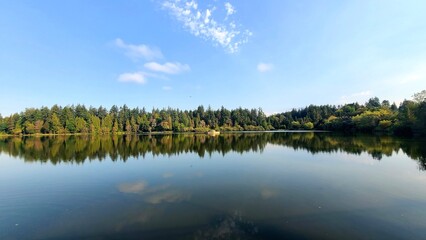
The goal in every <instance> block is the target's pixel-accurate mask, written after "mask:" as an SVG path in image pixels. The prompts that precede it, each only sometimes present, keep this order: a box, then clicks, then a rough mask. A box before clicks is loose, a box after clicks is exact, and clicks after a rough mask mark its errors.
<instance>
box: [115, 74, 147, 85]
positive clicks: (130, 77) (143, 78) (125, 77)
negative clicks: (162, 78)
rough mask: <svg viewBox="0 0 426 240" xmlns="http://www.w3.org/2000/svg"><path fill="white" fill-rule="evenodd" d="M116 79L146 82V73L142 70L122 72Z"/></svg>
mask: <svg viewBox="0 0 426 240" xmlns="http://www.w3.org/2000/svg"><path fill="white" fill-rule="evenodd" d="M118 81H120V82H134V83H139V84H145V83H146V82H147V80H146V74H145V73H143V72H133V73H122V74H120V75H119V76H118Z"/></svg>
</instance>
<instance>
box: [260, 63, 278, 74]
mask: <svg viewBox="0 0 426 240" xmlns="http://www.w3.org/2000/svg"><path fill="white" fill-rule="evenodd" d="M273 68H274V65H272V64H271V63H262V62H261V63H259V64H257V71H259V72H269V71H271V70H272V69H273Z"/></svg>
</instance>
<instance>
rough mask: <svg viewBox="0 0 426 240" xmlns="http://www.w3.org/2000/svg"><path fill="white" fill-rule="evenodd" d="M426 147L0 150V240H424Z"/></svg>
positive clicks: (33, 145) (337, 143)
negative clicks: (78, 239)
mask: <svg viewBox="0 0 426 240" xmlns="http://www.w3.org/2000/svg"><path fill="white" fill-rule="evenodd" d="M425 169H426V142H425V141H424V140H418V139H417V140H413V139H398V138H392V137H378V136H341V135H335V134H331V133H312V132H307V133H289V132H281V133H246V134H222V135H220V136H216V137H209V136H206V135H193V134H178V135H156V136H154V135H153V136H133V137H132V136H115V137H104V138H96V137H90V136H89V137H88V136H86V137H51V138H46V137H45V138H2V139H0V239H75V238H83V239H312V238H314V239H425V238H426V171H425Z"/></svg>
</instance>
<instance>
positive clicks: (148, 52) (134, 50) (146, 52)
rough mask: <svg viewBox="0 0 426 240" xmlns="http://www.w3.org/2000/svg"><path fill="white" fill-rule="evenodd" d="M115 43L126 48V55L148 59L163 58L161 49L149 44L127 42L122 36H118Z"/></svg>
mask: <svg viewBox="0 0 426 240" xmlns="http://www.w3.org/2000/svg"><path fill="white" fill-rule="evenodd" d="M115 45H116V46H117V47H119V48H122V49H124V50H125V51H126V55H127V56H129V57H131V58H133V59H138V58H144V59H147V60H152V59H157V58H163V54H162V53H161V51H160V50H159V49H157V48H153V47H149V46H147V45H143V44H141V45H133V44H126V43H125V42H124V41H123V40H121V39H120V38H117V39H116V40H115Z"/></svg>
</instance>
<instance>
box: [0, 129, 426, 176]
mask: <svg viewBox="0 0 426 240" xmlns="http://www.w3.org/2000/svg"><path fill="white" fill-rule="evenodd" d="M267 144H272V145H278V146H285V147H289V148H293V149H295V150H299V149H301V150H305V151H308V152H310V153H312V154H316V153H323V152H328V153H333V152H339V151H343V152H346V153H349V154H358V155H359V154H361V153H368V154H369V155H371V156H372V157H373V158H374V159H377V160H381V159H382V157H383V155H385V156H391V155H392V154H393V153H395V152H398V151H400V150H401V151H403V152H404V153H405V154H407V155H408V156H409V157H410V158H412V159H413V160H417V161H418V162H419V167H420V169H421V170H425V169H426V144H425V141H424V140H423V139H420V140H419V139H401V138H395V137H391V136H374V135H357V136H345V135H340V134H334V133H318V132H275V133H274V132H266V133H232V134H231V133H230V134H221V135H220V136H216V137H211V136H208V135H205V134H170V135H140V136H136V135H124V136H122V135H120V136H116V135H115V136H90V135H87V136H54V137H22V138H21V137H6V138H0V153H6V154H9V155H11V156H14V157H19V158H21V159H24V160H25V161H28V162H32V161H40V162H50V163H53V164H58V163H61V162H72V163H84V162H85V161H92V160H104V159H111V160H112V161H117V160H122V161H126V160H127V159H129V158H145V156H146V155H147V154H151V155H153V156H157V155H169V156H170V155H178V154H181V153H196V154H198V156H199V157H201V158H203V157H205V155H206V154H207V155H211V154H213V153H215V152H218V153H220V154H222V155H225V154H227V153H229V152H237V153H244V152H249V151H252V152H262V151H263V150H264V148H265V147H266V145H267Z"/></svg>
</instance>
